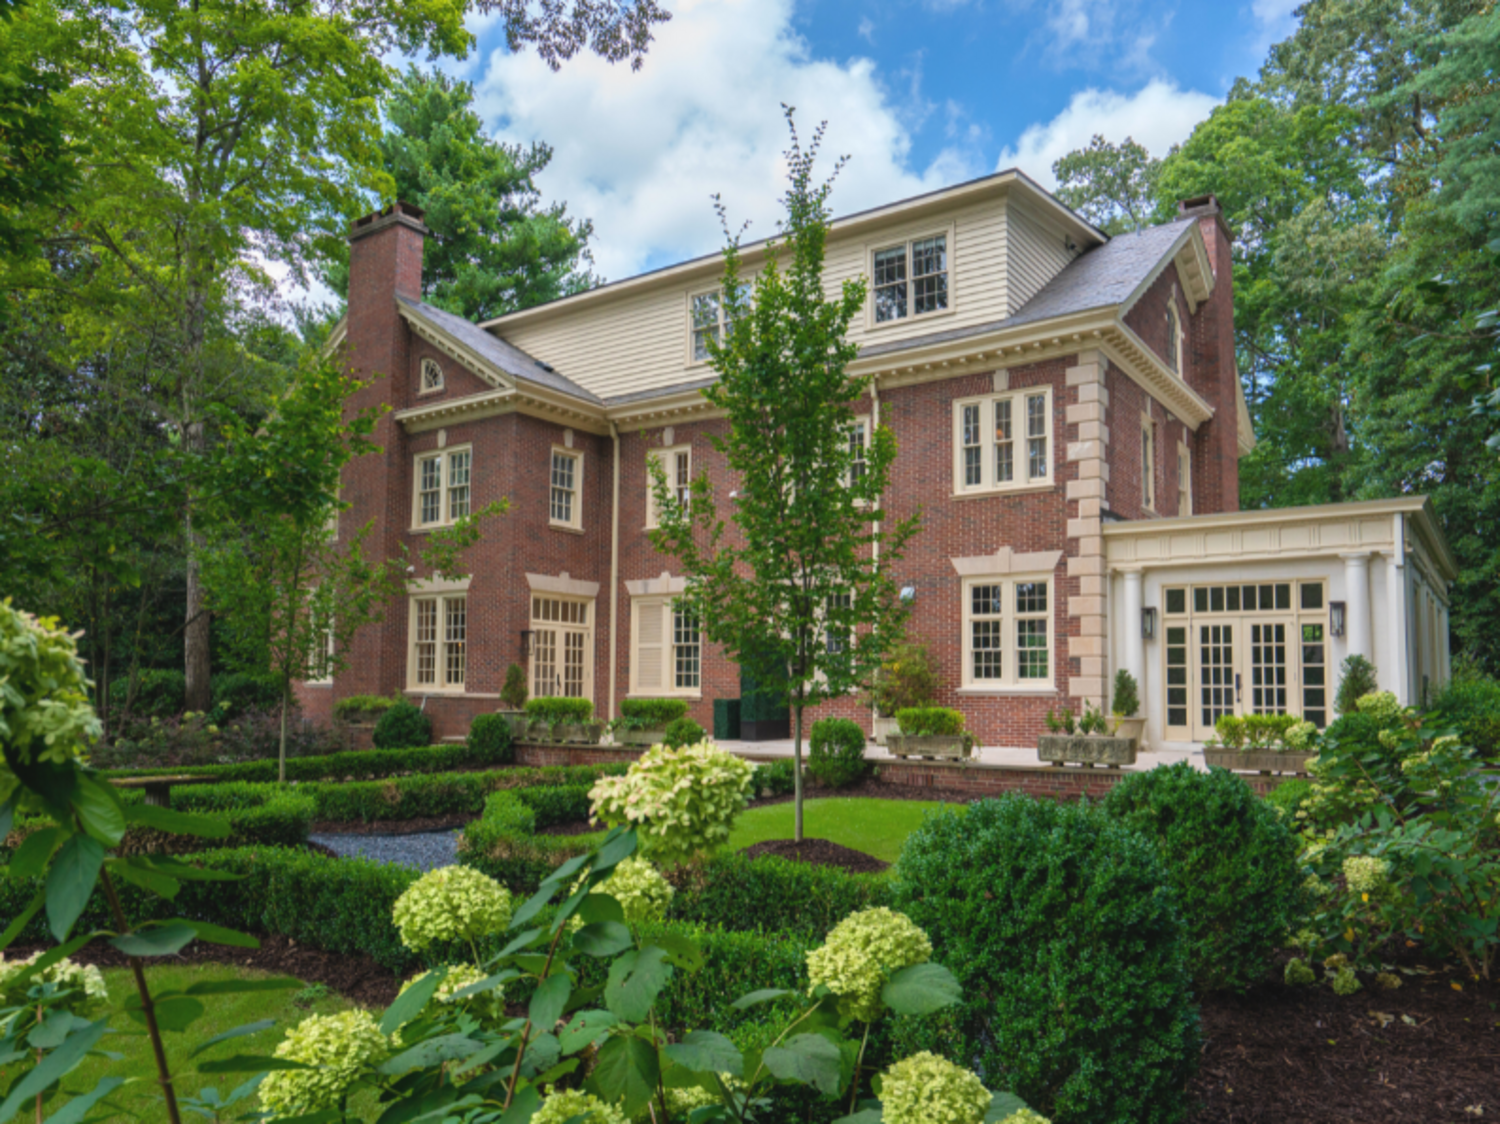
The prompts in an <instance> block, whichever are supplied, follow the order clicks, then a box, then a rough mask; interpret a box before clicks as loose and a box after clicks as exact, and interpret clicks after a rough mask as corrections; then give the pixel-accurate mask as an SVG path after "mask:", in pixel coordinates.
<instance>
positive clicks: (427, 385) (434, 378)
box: [418, 359, 443, 394]
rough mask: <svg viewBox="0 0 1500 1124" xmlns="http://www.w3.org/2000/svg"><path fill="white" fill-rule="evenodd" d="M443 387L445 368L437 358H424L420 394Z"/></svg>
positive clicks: (429, 392)
mask: <svg viewBox="0 0 1500 1124" xmlns="http://www.w3.org/2000/svg"><path fill="white" fill-rule="evenodd" d="M442 389H443V368H442V365H441V364H440V363H438V361H437V360H436V359H424V360H422V385H421V389H420V390H419V391H418V393H419V394H431V393H432V392H433V391H435V390H442Z"/></svg>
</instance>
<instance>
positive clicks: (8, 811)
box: [0, 794, 19, 839]
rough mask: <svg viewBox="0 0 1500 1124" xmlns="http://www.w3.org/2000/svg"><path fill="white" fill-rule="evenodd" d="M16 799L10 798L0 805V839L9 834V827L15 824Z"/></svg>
mask: <svg viewBox="0 0 1500 1124" xmlns="http://www.w3.org/2000/svg"><path fill="white" fill-rule="evenodd" d="M18 795H19V794H18ZM16 799H17V796H12V797H11V798H10V799H9V800H7V801H6V802H5V803H4V804H0V839H4V838H5V837H6V836H7V835H9V834H10V825H11V824H12V823H14V822H15V818H16Z"/></svg>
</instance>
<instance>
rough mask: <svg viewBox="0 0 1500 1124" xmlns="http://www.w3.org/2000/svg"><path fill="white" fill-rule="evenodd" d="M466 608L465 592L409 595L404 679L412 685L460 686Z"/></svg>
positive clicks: (465, 659) (463, 670)
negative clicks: (409, 614) (409, 610)
mask: <svg viewBox="0 0 1500 1124" xmlns="http://www.w3.org/2000/svg"><path fill="white" fill-rule="evenodd" d="M468 610H469V600H468V595H467V594H463V593H451V594H441V595H435V596H431V597H414V598H412V609H411V650H410V653H409V656H408V674H407V681H408V682H409V683H410V685H411V686H412V687H413V688H427V689H429V690H434V691H462V690H463V688H464V677H465V674H466V672H467V663H468V654H467V648H468V630H469V612H468Z"/></svg>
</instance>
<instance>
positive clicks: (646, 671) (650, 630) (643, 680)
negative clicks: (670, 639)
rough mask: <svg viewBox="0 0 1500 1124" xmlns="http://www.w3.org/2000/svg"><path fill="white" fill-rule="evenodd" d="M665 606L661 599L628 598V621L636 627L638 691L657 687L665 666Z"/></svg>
mask: <svg viewBox="0 0 1500 1124" xmlns="http://www.w3.org/2000/svg"><path fill="white" fill-rule="evenodd" d="M666 608H667V606H666V605H665V604H664V603H663V602H661V601H639V600H637V601H633V602H631V623H632V625H633V627H634V631H635V645H634V647H635V659H634V660H633V661H632V663H633V665H634V669H635V689H636V691H637V692H640V693H644V692H647V691H660V690H661V689H662V674H663V671H664V669H665V667H666V629H665V627H664V618H665V610H666Z"/></svg>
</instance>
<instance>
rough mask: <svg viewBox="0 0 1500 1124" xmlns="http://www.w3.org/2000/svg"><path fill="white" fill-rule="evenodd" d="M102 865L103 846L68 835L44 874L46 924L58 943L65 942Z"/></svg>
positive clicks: (94, 841) (92, 839)
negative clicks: (50, 867) (49, 868)
mask: <svg viewBox="0 0 1500 1124" xmlns="http://www.w3.org/2000/svg"><path fill="white" fill-rule="evenodd" d="M103 865H104V844H102V843H100V842H99V840H97V839H94V838H91V837H90V836H87V835H73V836H70V837H69V838H68V841H67V842H66V843H64V844H63V845H62V848H61V850H59V851H58V852H57V857H56V858H54V859H53V860H52V869H51V870H50V871H48V872H47V887H46V888H47V924H48V926H49V927H50V928H51V929H52V935H53V936H54V937H56V938H57V939H58V940H60V941H62V940H67V938H68V934H69V933H71V932H72V931H73V923H74V922H75V921H77V920H78V916H79V914H81V913H82V912H83V911H84V908H85V907H86V906H87V905H88V904H89V898H90V896H92V895H93V893H94V884H95V883H96V882H98V881H99V868H100V867H101V866H103Z"/></svg>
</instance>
